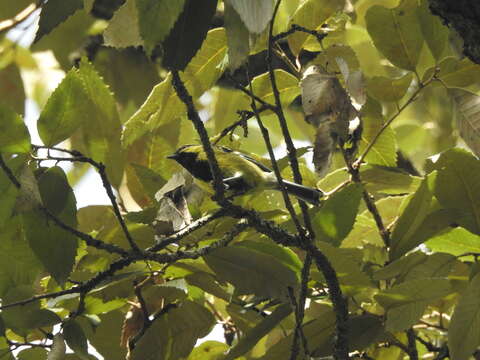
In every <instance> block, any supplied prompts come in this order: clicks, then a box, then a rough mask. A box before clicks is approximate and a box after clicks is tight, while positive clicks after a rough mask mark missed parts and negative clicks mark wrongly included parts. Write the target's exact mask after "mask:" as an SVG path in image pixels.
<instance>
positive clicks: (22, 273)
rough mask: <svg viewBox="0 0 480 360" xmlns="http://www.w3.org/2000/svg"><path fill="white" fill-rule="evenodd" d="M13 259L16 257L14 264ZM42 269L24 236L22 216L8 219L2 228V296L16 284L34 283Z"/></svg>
mask: <svg viewBox="0 0 480 360" xmlns="http://www.w3.org/2000/svg"><path fill="white" fill-rule="evenodd" d="M12 259H15V262H14V263H13V264H12ZM42 270H43V269H42V265H41V264H40V262H39V261H38V260H37V258H36V256H35V254H34V253H33V252H32V250H31V248H30V246H29V245H28V243H27V240H26V239H25V237H24V236H22V227H21V224H20V217H18V216H17V217H14V218H12V219H8V221H7V222H5V225H4V226H2V227H1V228H0V296H1V297H2V298H3V296H4V295H5V293H6V292H7V291H8V290H9V289H11V288H14V287H15V286H19V285H27V284H33V283H34V281H35V280H36V279H37V276H38V274H39V272H41V271H42ZM3 302H4V303H5V304H6V303H7V302H6V301H5V300H3Z"/></svg>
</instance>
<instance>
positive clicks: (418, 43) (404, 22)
mask: <svg viewBox="0 0 480 360" xmlns="http://www.w3.org/2000/svg"><path fill="white" fill-rule="evenodd" d="M365 20H366V23H367V30H368V33H369V34H370V36H371V37H372V39H373V42H374V44H375V46H376V47H377V49H378V50H380V52H381V53H382V54H383V55H384V56H385V57H386V58H387V59H388V60H389V61H390V62H391V63H392V64H394V65H395V66H398V67H400V68H402V69H406V70H411V71H414V70H415V67H416V66H417V63H418V59H419V57H420V50H421V49H422V45H423V41H424V39H423V37H422V32H421V28H420V24H419V22H418V18H417V2H416V1H415V0H404V1H402V3H401V4H400V5H399V6H398V7H396V8H394V9H388V8H386V7H383V6H381V5H374V6H372V7H371V8H369V9H368V11H367V13H366V15H365Z"/></svg>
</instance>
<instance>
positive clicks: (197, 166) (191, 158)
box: [170, 145, 213, 182]
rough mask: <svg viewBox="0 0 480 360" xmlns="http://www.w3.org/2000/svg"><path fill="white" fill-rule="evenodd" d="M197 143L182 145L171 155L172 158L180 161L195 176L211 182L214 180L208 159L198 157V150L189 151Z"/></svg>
mask: <svg viewBox="0 0 480 360" xmlns="http://www.w3.org/2000/svg"><path fill="white" fill-rule="evenodd" d="M193 146H195V145H184V146H182V147H180V148H179V149H178V150H177V151H175V154H173V155H172V156H170V158H171V159H173V160H175V161H176V162H178V163H179V164H180V165H182V166H183V167H184V168H185V169H187V170H188V172H190V173H191V174H192V175H193V176H194V177H196V178H198V179H200V180H203V181H206V182H209V181H212V180H213V176H212V172H211V171H210V165H209V164H208V160H207V159H200V160H199V159H198V155H199V154H198V152H196V151H189V148H190V147H193Z"/></svg>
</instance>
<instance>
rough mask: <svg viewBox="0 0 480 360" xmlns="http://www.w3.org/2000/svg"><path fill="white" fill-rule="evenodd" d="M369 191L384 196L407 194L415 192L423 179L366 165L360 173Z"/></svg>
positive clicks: (386, 168) (396, 170)
mask: <svg viewBox="0 0 480 360" xmlns="http://www.w3.org/2000/svg"><path fill="white" fill-rule="evenodd" d="M360 174H361V178H362V181H363V182H364V183H365V185H366V188H367V191H369V192H377V193H382V194H405V193H411V192H413V191H415V190H416V189H417V188H418V186H419V185H420V183H421V181H422V178H420V177H418V176H412V175H410V174H407V173H404V172H402V171H399V170H398V169H397V168H389V167H383V166H377V165H364V166H362V168H361V171H360Z"/></svg>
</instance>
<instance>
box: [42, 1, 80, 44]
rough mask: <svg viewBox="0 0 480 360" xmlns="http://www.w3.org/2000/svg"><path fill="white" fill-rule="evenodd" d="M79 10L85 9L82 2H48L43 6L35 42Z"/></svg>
mask: <svg viewBox="0 0 480 360" xmlns="http://www.w3.org/2000/svg"><path fill="white" fill-rule="evenodd" d="M79 9H83V1H82V0H69V1H63V0H48V2H47V3H46V4H43V6H42V12H41V13H40V20H39V22H38V30H37V34H36V35H35V40H34V42H37V41H38V40H40V39H41V38H42V37H43V36H44V35H46V34H48V33H49V32H51V31H52V30H53V29H55V28H56V27H57V26H58V25H60V24H61V23H63V22H64V21H65V20H67V19H68V18H69V17H70V16H71V15H73V13H75V11H77V10H79Z"/></svg>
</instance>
